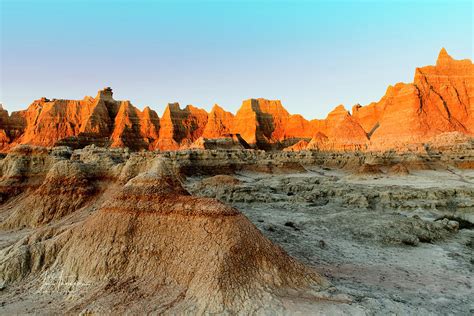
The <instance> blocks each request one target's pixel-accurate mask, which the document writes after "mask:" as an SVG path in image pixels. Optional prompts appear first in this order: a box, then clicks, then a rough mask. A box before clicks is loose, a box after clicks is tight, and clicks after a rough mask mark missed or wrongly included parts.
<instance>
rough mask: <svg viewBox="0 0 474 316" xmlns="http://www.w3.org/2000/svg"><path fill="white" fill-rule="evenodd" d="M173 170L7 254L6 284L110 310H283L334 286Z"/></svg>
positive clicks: (77, 307) (140, 179) (149, 176)
mask: <svg viewBox="0 0 474 316" xmlns="http://www.w3.org/2000/svg"><path fill="white" fill-rule="evenodd" d="M167 170H168V169H167V168H165V167H164V165H163V164H157V165H155V167H154V168H153V170H152V171H148V172H145V173H141V174H140V175H138V176H137V177H135V178H133V179H131V180H130V181H128V182H127V183H126V184H125V185H124V186H123V187H122V189H121V190H120V191H119V192H117V193H116V195H115V196H114V197H112V198H111V199H110V200H108V201H107V202H106V203H104V204H103V205H102V207H101V208H100V209H99V210H98V211H96V212H95V213H93V214H92V215H90V216H88V217H87V218H86V219H85V220H84V221H83V222H79V223H77V224H76V225H73V226H72V227H71V228H69V229H66V230H62V231H56V230H53V229H51V228H47V229H44V230H42V231H41V232H42V233H36V234H35V235H34V236H30V237H28V238H26V239H24V240H22V241H20V242H19V243H17V244H15V245H13V246H11V247H8V248H6V249H3V250H2V251H1V253H0V257H1V258H3V260H2V261H1V262H0V279H2V280H3V281H4V282H6V283H7V284H9V283H11V282H14V281H17V280H19V279H23V278H26V277H28V276H32V278H31V280H32V281H31V282H32V284H34V286H33V288H38V287H39V288H41V289H42V291H45V290H47V291H55V292H57V291H59V292H61V291H64V292H67V293H69V294H68V295H71V293H75V294H74V295H75V297H74V303H73V305H70V306H68V308H70V309H69V311H70V312H80V311H84V310H87V311H92V312H105V313H108V312H109V313H110V312H124V311H128V312H130V311H131V312H133V311H137V312H138V311H140V312H154V313H163V312H168V313H204V312H205V313H236V312H239V313H255V312H258V311H262V310H266V311H280V312H281V311H282V310H283V308H284V306H283V305H282V303H281V299H280V298H283V297H285V298H286V297H289V296H290V297H291V296H295V297H297V296H299V295H302V294H303V293H305V295H311V293H312V294H313V295H316V291H320V290H321V289H323V288H327V287H328V283H327V281H325V280H324V279H323V278H322V277H320V276H319V275H318V274H316V273H315V272H313V271H312V270H310V269H309V268H306V267H305V266H303V265H302V264H300V263H298V262H296V261H295V260H294V259H292V258H291V257H289V256H288V255H287V254H286V253H285V252H284V251H283V250H282V248H280V247H278V246H275V245H274V244H272V243H271V242H270V241H269V240H268V239H266V238H265V237H264V236H263V235H262V234H261V233H260V231H259V230H258V229H257V228H256V227H255V226H254V225H253V224H252V223H251V222H250V221H249V220H248V219H247V218H246V217H245V216H244V215H242V214H241V213H240V212H239V211H237V210H236V209H234V208H232V207H230V206H226V205H225V204H222V203H221V202H218V201H217V200H215V199H210V198H199V197H194V196H191V195H189V193H187V191H186V190H184V188H183V187H182V186H181V184H180V182H179V180H178V179H177V178H176V177H173V176H172V175H171V174H170V173H169V172H168V171H167ZM52 207H55V206H54V205H53V206H52ZM33 272H36V273H33ZM38 273H39V274H38ZM38 276H39V277H38Z"/></svg>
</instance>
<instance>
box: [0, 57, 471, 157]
mask: <svg viewBox="0 0 474 316" xmlns="http://www.w3.org/2000/svg"><path fill="white" fill-rule="evenodd" d="M473 98H474V65H473V64H472V62H471V61H470V60H468V59H465V60H455V59H453V58H452V57H451V56H449V55H448V53H447V52H446V50H445V49H444V48H443V49H442V50H441V52H440V53H439V56H438V60H437V62H436V65H435V66H426V67H421V68H417V69H416V71H415V77H414V81H413V83H397V84H395V85H394V86H390V87H388V89H387V91H386V93H385V95H384V96H383V97H382V98H381V99H380V100H379V101H378V102H373V103H371V104H369V105H367V106H360V105H356V106H354V107H353V108H352V113H350V112H349V111H347V110H346V109H345V108H344V106H343V105H339V106H337V107H336V108H335V109H334V110H333V111H331V112H330V113H329V114H328V116H327V117H326V118H325V119H323V120H311V121H308V120H306V119H305V118H303V117H302V116H301V115H297V114H296V115H291V114H289V113H288V111H287V110H286V109H285V108H284V107H283V106H282V103H281V102H280V101H279V100H266V99H249V100H245V101H244V102H243V103H242V106H241V108H240V109H239V110H238V111H237V113H236V114H235V115H233V114H232V113H230V112H226V111H225V110H223V109H222V108H221V107H219V106H218V105H215V106H214V107H213V109H212V111H211V112H210V113H207V112H206V111H204V110H202V109H199V108H196V107H194V106H191V105H188V106H186V107H185V108H184V109H181V108H180V106H179V104H177V103H172V104H169V105H168V106H167V108H166V110H165V112H164V113H163V115H162V117H161V119H160V118H159V117H158V115H157V114H156V112H154V111H153V110H151V109H150V108H148V107H147V108H145V109H144V110H143V112H142V111H140V110H138V109H137V108H135V107H134V106H133V105H132V104H131V103H130V102H129V101H116V100H114V99H113V97H112V90H111V89H110V88H106V89H104V90H101V91H99V93H98V94H97V96H96V97H95V98H92V97H85V98H84V99H83V100H56V99H52V100H49V99H46V98H42V99H39V100H36V101H34V102H33V103H32V104H31V105H30V106H29V107H28V109H26V110H24V111H19V112H14V113H12V115H11V116H9V115H8V113H7V112H6V111H5V110H4V109H3V108H1V107H0V151H2V152H7V151H8V150H9V149H10V148H13V147H14V146H15V145H17V144H30V145H41V146H48V147H51V146H54V145H68V146H70V147H73V148H82V147H84V146H86V145H89V144H96V145H99V146H111V147H128V148H130V149H132V150H140V149H149V150H155V149H159V150H179V149H186V148H190V146H192V144H193V143H194V142H196V141H197V140H198V139H200V138H201V137H202V138H203V139H220V138H229V137H232V136H229V135H240V136H239V137H240V138H241V139H242V140H243V141H244V142H245V143H247V144H248V145H249V146H250V147H252V148H259V149H265V150H268V149H282V148H285V147H289V146H293V145H294V144H296V143H298V142H300V141H302V140H304V141H307V142H309V144H308V146H307V147H304V146H302V144H303V142H300V143H299V145H298V146H297V147H298V149H305V148H307V149H309V150H314V149H318V150H390V149H403V148H405V147H406V146H412V145H421V144H423V143H426V142H429V141H431V140H432V139H433V138H434V137H436V136H437V135H439V134H442V133H449V132H459V133H462V134H465V135H474V105H473V104H474V103H473ZM312 138H315V139H313V141H311V139H312ZM227 142H228V141H227ZM211 143H219V142H215V141H214V142H213V141H211ZM224 143H226V141H225V142H224ZM194 147H196V148H197V147H202V146H200V145H197V144H196V145H194ZM227 148H228V147H227ZM294 149H295V148H293V150H294ZM290 150H291V149H290Z"/></svg>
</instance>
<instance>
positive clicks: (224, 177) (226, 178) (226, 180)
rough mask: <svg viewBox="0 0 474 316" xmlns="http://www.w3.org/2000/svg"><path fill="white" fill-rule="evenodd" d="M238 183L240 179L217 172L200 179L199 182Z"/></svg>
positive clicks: (212, 184) (217, 184) (215, 183)
mask: <svg viewBox="0 0 474 316" xmlns="http://www.w3.org/2000/svg"><path fill="white" fill-rule="evenodd" d="M240 183H241V181H240V180H239V179H236V178H234V177H233V176H229V175H225V174H219V175H217V176H214V177H210V178H206V179H204V180H202V181H201V184H202V185H204V186H219V185H238V184H240Z"/></svg>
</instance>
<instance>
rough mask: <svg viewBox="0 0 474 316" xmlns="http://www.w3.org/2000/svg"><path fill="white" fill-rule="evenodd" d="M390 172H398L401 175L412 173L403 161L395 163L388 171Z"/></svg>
mask: <svg viewBox="0 0 474 316" xmlns="http://www.w3.org/2000/svg"><path fill="white" fill-rule="evenodd" d="M388 172H389V173H390V174H396V175H400V176H406V175H409V174H410V171H409V170H408V168H407V167H406V166H405V165H404V164H401V163H397V164H396V165H393V166H392V167H391V168H390V170H389V171H388Z"/></svg>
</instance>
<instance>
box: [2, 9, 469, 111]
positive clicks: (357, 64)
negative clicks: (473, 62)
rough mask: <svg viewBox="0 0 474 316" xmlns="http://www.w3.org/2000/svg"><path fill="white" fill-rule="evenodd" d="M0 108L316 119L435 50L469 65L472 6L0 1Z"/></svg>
mask: <svg viewBox="0 0 474 316" xmlns="http://www.w3.org/2000/svg"><path fill="white" fill-rule="evenodd" d="M0 12H1V38H0V75H1V76H0V102H1V103H2V104H3V106H4V108H6V109H7V110H8V111H9V112H12V111H17V110H21V109H26V108H27V106H28V105H29V104H30V103H31V102H32V101H33V100H35V99H39V98H41V97H43V96H44V97H47V98H57V99H82V98H83V97H84V96H86V95H91V96H95V94H96V93H97V90H99V89H102V88H104V87H107V86H110V87H112V89H113V90H114V98H115V99H117V100H130V101H131V102H132V103H133V105H135V106H136V107H138V108H139V109H143V108H144V107H145V106H150V107H151V108H152V109H154V110H156V111H157V112H158V114H159V115H160V117H161V114H162V113H163V110H164V108H165V106H166V104H167V103H171V102H179V103H180V105H181V107H184V106H186V105H187V104H192V105H194V106H197V107H200V108H204V109H206V110H208V111H209V110H210V109H211V108H212V106H213V105H214V104H216V103H217V104H219V105H220V106H221V107H223V108H224V109H226V110H227V111H231V112H233V113H235V112H236V111H237V110H238V108H239V107H240V105H241V103H242V100H245V99H249V98H259V97H263V98H267V99H279V100H281V101H282V103H283V105H284V106H285V108H286V109H287V110H288V111H289V112H290V113H293V114H296V113H298V114H302V115H303V116H304V117H305V118H307V119H314V118H324V117H326V115H327V113H328V112H330V111H331V110H332V109H333V108H334V107H335V106H337V105H339V104H343V105H344V106H345V107H346V109H348V110H350V109H351V108H352V106H353V105H355V104H358V103H359V104H361V105H366V104H369V103H370V102H374V101H378V100H379V99H380V98H381V97H382V96H383V95H384V93H385V91H386V89H387V87H388V86H389V85H394V84H396V83H397V82H411V81H412V80H413V76H414V72H415V68H416V67H422V66H425V65H433V64H435V62H436V58H437V55H438V53H439V51H440V49H441V48H442V47H445V48H446V50H447V51H448V53H449V54H450V55H451V56H453V58H455V59H465V58H470V59H472V55H473V21H472V20H473V15H474V14H473V4H472V1H469V0H468V1H462V0H459V1H453V0H451V1H449V0H446V1H436V0H435V1H427V0H415V1H408V0H398V1H378V2H377V1H348V0H345V1H342V0H341V1H304V0H294V1H290V0H288V1H283V0H282V1H267V0H259V1H245V0H243V1H237V0H228V1H224V0H221V1H210V0H208V1H204V0H198V1H190V0H177V1H151V0H137V1H132V0H128V1H126V0H116V1H113V0H99V1H92V0H82V1H81V0H72V1H58V0H44V1H43V0H0Z"/></svg>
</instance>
